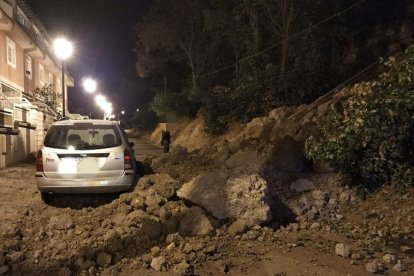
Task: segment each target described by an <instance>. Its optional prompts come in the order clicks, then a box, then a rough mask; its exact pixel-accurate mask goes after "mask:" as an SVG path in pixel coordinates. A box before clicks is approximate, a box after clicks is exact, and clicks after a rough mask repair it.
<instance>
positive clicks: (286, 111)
mask: <svg viewBox="0 0 414 276" xmlns="http://www.w3.org/2000/svg"><path fill="white" fill-rule="evenodd" d="M292 111H293V109H292V108H291V107H287V106H282V107H278V108H275V109H273V110H272V111H270V112H269V118H271V119H273V120H275V121H276V122H277V123H278V122H280V121H281V120H283V119H285V118H286V117H287V116H289V115H290V114H291V113H292Z"/></svg>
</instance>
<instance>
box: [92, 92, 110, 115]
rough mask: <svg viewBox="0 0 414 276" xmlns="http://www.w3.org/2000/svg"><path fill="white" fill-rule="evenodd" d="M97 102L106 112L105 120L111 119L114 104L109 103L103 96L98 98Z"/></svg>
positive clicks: (96, 98)
mask: <svg viewBox="0 0 414 276" xmlns="http://www.w3.org/2000/svg"><path fill="white" fill-rule="evenodd" d="M95 102H96V104H97V105H98V106H99V107H100V108H101V109H102V111H103V112H104V119H106V118H108V119H109V118H111V116H112V112H113V108H112V103H110V102H108V101H107V100H106V99H105V97H104V96H102V95H98V96H96V97H95Z"/></svg>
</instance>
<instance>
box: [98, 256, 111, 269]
mask: <svg viewBox="0 0 414 276" xmlns="http://www.w3.org/2000/svg"><path fill="white" fill-rule="evenodd" d="M111 261H112V256H111V255H109V254H107V253H105V252H99V253H98V256H96V263H97V264H98V265H99V266H100V267H106V266H108V265H110V264H111Z"/></svg>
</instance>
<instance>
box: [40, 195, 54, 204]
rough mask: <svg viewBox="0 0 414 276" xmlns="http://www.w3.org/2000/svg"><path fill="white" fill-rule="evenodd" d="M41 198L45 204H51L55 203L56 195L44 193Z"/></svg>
mask: <svg viewBox="0 0 414 276" xmlns="http://www.w3.org/2000/svg"><path fill="white" fill-rule="evenodd" d="M41 197H42V200H43V202H44V203H46V204H49V203H51V202H52V201H53V199H55V195H54V194H52V193H45V192H42V193H41Z"/></svg>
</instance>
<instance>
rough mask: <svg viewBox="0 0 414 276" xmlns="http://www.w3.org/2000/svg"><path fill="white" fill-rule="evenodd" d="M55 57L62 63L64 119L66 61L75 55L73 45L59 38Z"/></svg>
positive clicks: (56, 42)
mask: <svg viewBox="0 0 414 276" xmlns="http://www.w3.org/2000/svg"><path fill="white" fill-rule="evenodd" d="M53 49H54V51H55V55H56V56H57V57H58V58H59V59H60V60H61V62H62V117H65V116H66V90H65V60H67V59H68V58H69V57H70V56H71V55H72V53H73V45H72V43H71V42H69V41H68V40H67V39H66V38H63V37H60V38H57V39H56V40H55V41H54V43H53Z"/></svg>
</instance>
